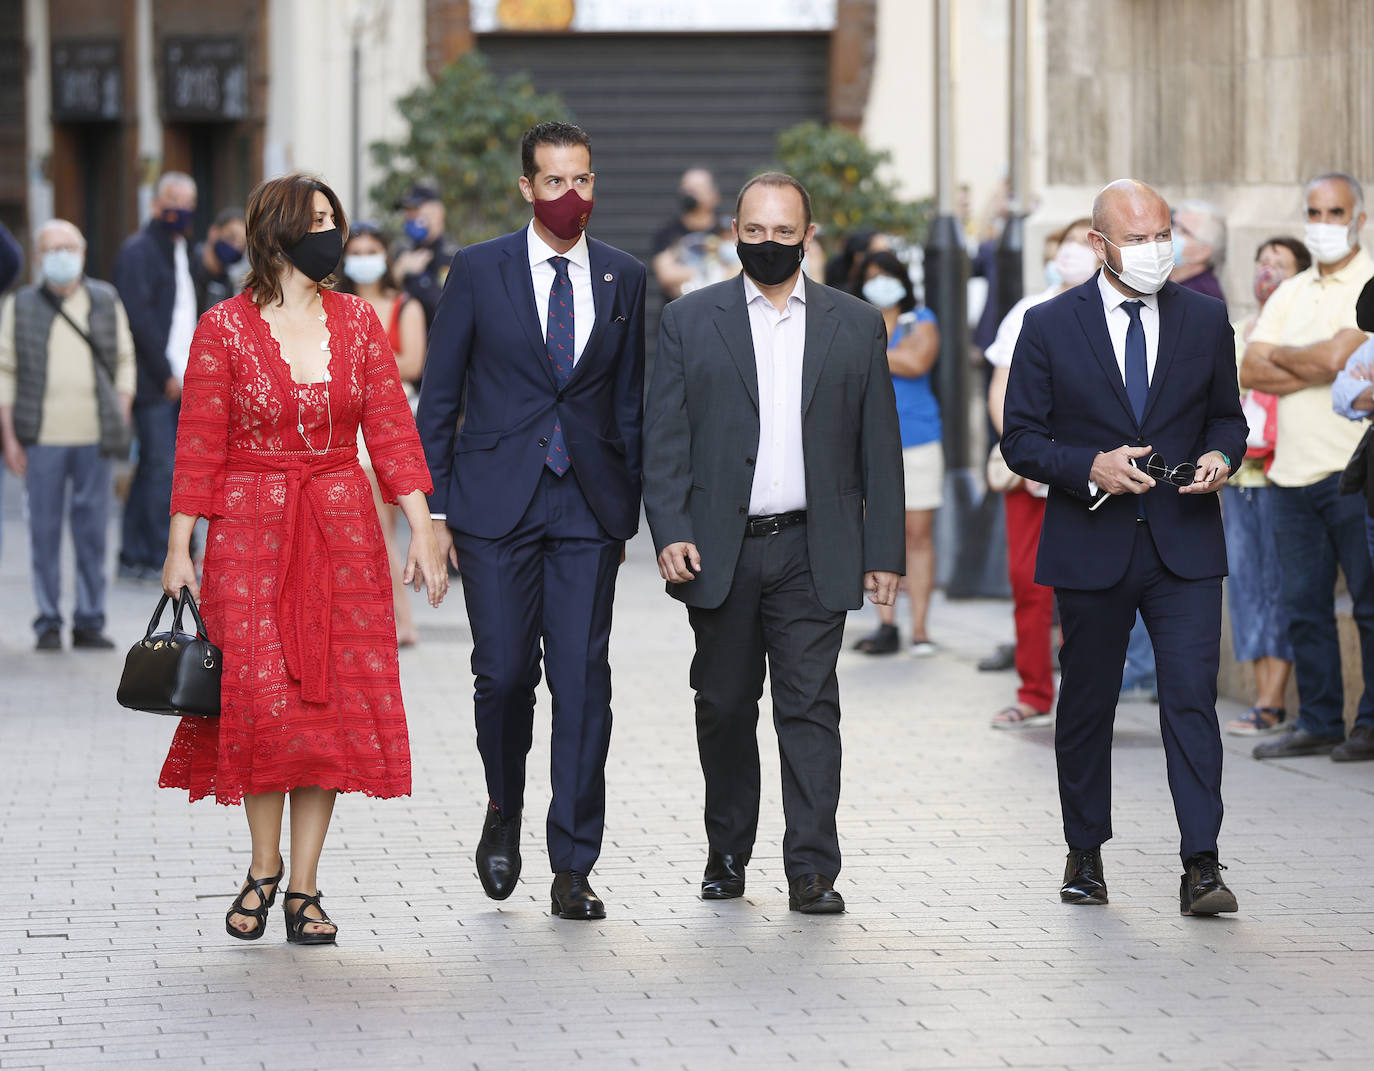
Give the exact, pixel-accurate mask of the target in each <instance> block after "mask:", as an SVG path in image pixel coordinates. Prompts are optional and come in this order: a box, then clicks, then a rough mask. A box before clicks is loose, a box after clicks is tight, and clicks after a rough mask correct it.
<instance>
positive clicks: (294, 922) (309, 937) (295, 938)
mask: <svg viewBox="0 0 1374 1071" xmlns="http://www.w3.org/2000/svg"><path fill="white" fill-rule="evenodd" d="M323 897H324V893H321V892H317V893H316V894H315V895H314V896H310V895H308V894H307V893H303V892H289V891H288V892H287V893H286V896H285V898H284V900H283V901H282V905H281V910H282V917H283V918H284V919H285V920H286V940H287V942H288V943H290V944H293V945H332V944H333V943H334V941H335V939H336V938H337V937H338V936H339V927H338V926H337V925H335V923H334V920H333V919H331V918H330V917H329V916H328V915H327V914H325V910H324V908H322V907H320V900H321V899H322V898H323ZM292 900H304V901H305V903H303V904H301V906H300V907H299V908H297V909H296V912H295V914H292V913H291V909H290V904H291V901H292ZM312 905H313V906H314V907H315V909H316V910H317V911H319V913H320V915H321V917H320V918H317V919H312V918H310V917H309V916H308V915H306V913H305V909H306V908H307V907H310V906H312ZM312 923H313V924H315V925H316V926H333V927H334V929H333V931H332V932H331V933H306V931H305V928H306V927H307V926H309V925H311V924H312Z"/></svg>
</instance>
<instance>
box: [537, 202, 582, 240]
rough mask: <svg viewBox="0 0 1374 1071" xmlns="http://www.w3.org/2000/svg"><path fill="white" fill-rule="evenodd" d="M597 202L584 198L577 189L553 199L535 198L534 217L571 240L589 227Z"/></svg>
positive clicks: (555, 232)
mask: <svg viewBox="0 0 1374 1071" xmlns="http://www.w3.org/2000/svg"><path fill="white" fill-rule="evenodd" d="M595 203H596V202H595V201H593V200H591V199H587V200H583V198H582V197H581V196H580V195H579V194H578V192H577V191H576V190H569V191H568V192H567V193H565V194H564V195H563V196H562V197H559V198H556V199H555V200H552V201H541V200H539V199H538V198H535V201H534V218H535V219H537V220H538V221H539V222H540V223H542V224H544V226H546V227H548V228H549V230H551V231H553V233H554V234H555V235H556V236H557V237H559V238H562V239H563V241H565V242H570V241H572V240H573V239H574V238H576V237H577V236H578V235H579V234H581V233H582V232H583V231H584V230H586V229H587V220H588V219H589V218H591V214H592V206H593V205H594V204H595Z"/></svg>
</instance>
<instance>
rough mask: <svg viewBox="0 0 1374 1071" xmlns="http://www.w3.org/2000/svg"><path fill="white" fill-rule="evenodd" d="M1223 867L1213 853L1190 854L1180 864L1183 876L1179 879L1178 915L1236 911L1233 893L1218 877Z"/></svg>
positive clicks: (1216, 913) (1217, 913)
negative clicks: (1185, 860)
mask: <svg viewBox="0 0 1374 1071" xmlns="http://www.w3.org/2000/svg"><path fill="white" fill-rule="evenodd" d="M1225 869H1226V868H1225V867H1224V866H1222V865H1221V864H1220V863H1218V862H1217V857H1216V856H1215V855H1205V854H1198V855H1194V856H1192V857H1191V858H1190V859H1189V860H1188V861H1187V862H1186V863H1184V864H1183V870H1184V873H1183V877H1182V878H1180V879H1179V891H1178V910H1179V914H1181V915H1219V914H1221V913H1222V912H1223V911H1237V910H1239V908H1238V907H1237V905H1236V894H1235V893H1233V892H1232V891H1231V890H1230V889H1228V888H1227V887H1226V882H1224V881H1222V880H1221V872H1222V871H1223V870H1225Z"/></svg>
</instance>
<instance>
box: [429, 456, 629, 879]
mask: <svg viewBox="0 0 1374 1071" xmlns="http://www.w3.org/2000/svg"><path fill="white" fill-rule="evenodd" d="M453 542H454V546H455V547H456V548H457V551H458V565H459V569H460V570H461V571H462V576H463V595H464V597H465V599H466V600H467V609H468V619H469V621H470V622H471V625H472V643H473V648H472V672H473V674H474V675H475V676H476V678H477V690H476V694H475V696H474V702H473V708H474V713H475V715H476V721H477V748H478V750H479V751H480V752H481V755H482V763H483V765H484V767H485V769H486V778H487V792H488V794H489V795H490V796H491V799H492V802H493V803H495V804H496V805H497V806H498V807H499V808H500V809H501V811H502V812H503V813H504V814H507V815H514V814H517V813H519V812H520V811H521V810H522V809H523V808H524V805H525V759H526V756H527V755H528V753H529V750H530V744H531V742H532V740H533V733H534V689H535V686H536V685H538V683H539V676H540V672H539V659H540V644H541V641H542V644H543V661H544V670H545V672H546V673H547V674H548V681H549V692H550V694H551V695H552V696H553V735H552V748H551V750H552V756H551V766H552V775H553V776H552V786H553V798H552V799H551V801H550V803H549V814H548V826H547V829H548V846H549V862H550V864H551V867H552V869H553V871H554V872H555V873H557V872H559V871H563V870H577V871H580V872H582V873H584V874H585V873H589V872H590V871H591V869H592V867H593V866H594V865H595V864H596V860H597V857H598V855H599V854H600V852H601V835H602V828H603V826H604V823H605V812H606V777H605V767H606V752H607V749H608V748H609V746H610V740H611V667H610V662H609V660H608V652H609V646H610V638H611V604H612V602H613V601H614V599H615V580H616V574H617V572H618V571H619V569H620V557H621V552H622V549H623V548H624V542H623V541H622V540H619V539H613V538H611V536H610V535H609V534H607V532H606V530H605V529H604V528H602V527H601V525H600V523H599V522H598V521H597V519H596V515H595V514H594V513H592V510H591V507H590V506H588V504H587V500H586V498H585V497H584V496H583V494H582V488H581V486H580V485H579V484H578V481H577V475H576V470H575V469H573V470H570V471H569V472H568V473H567V474H566V475H564V476H562V477H559V476H556V475H554V474H553V473H552V472H550V471H549V470H548V469H544V470H543V473H542V475H541V476H540V479H539V484H538V486H537V488H536V490H535V493H534V496H533V498H532V499H531V500H530V504H529V507H528V508H527V509H526V511H525V514H524V516H523V517H521V519H520V521H519V523H518V524H516V526H515V528H514V529H513V530H512V531H511V532H510V533H508V534H507V535H505V536H502V537H501V538H500V539H482V538H480V537H477V536H473V535H468V534H465V533H463V532H459V531H454V532H453Z"/></svg>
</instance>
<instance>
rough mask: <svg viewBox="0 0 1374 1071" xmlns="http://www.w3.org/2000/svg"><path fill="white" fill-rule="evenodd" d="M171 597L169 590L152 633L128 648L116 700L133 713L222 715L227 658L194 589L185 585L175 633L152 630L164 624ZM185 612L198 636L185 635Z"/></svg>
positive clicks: (176, 611) (177, 603)
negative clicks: (212, 636)
mask: <svg viewBox="0 0 1374 1071" xmlns="http://www.w3.org/2000/svg"><path fill="white" fill-rule="evenodd" d="M168 597H169V596H168V595H167V594H166V593H165V592H164V593H163V596H162V598H161V599H159V600H158V604H157V609H156V610H154V611H153V619H152V620H151V621H149V622H148V631H147V632H146V633H144V635H143V638H142V639H141V640H139V641H138V642H137V643H136V644H134V645H133V647H131V648H130V649H129V655H128V657H127V658H125V659H124V675H123V676H122V677H120V678H119V691H118V693H117V695H116V698H117V699H118V701H119V705H120V706H122V707H128V708H130V709H131V710H147V711H150V712H152V713H154V714H175V715H182V714H189V715H191V716H193V717H199V718H215V717H218V716H219V688H220V676H221V674H222V673H223V670H224V655H223V654H222V653H221V652H220V649H219V648H218V647H216V646H215V645H214V644H213V643H211V642H210V640H209V638H208V637H207V636H206V634H205V622H204V621H202V620H201V618H200V609H199V608H198V607H197V606H196V600H195V599H193V598H192V597H191V592H190V589H189V588H184V587H183V588H182V589H181V596H180V597H179V598H178V599H177V600H176V601H175V602H174V603H173V604H172V606H173V611H174V612H173V615H172V630H171V631H170V632H154V631H153V630H154V629H156V628H157V626H158V622H159V621H161V620H162V611H163V609H164V608H165V607H166V606H167V600H168ZM186 610H190V611H191V617H192V618H193V619H194V620H195V623H196V631H195V632H194V633H190V632H183V631H182V627H181V618H182V613H183V612H184V611H186Z"/></svg>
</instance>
